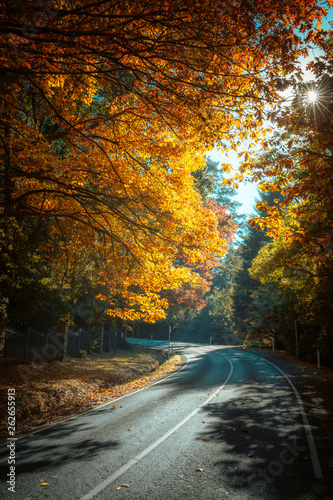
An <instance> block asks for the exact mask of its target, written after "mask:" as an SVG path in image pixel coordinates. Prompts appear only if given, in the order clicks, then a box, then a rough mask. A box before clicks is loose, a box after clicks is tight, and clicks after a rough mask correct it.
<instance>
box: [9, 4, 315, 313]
mask: <svg viewBox="0 0 333 500" xmlns="http://www.w3.org/2000/svg"><path fill="white" fill-rule="evenodd" d="M1 12H2V21H1V23H0V48H1V56H0V69H1V77H0V97H1V103H0V135H1V142H0V146H1V193H0V200H1V210H0V218H1V222H0V224H1V226H0V236H1V238H2V239H1V244H2V249H1V250H2V252H1V255H2V260H1V287H2V290H1V296H2V297H3V304H2V305H3V309H5V308H6V304H7V302H8V300H9V298H10V296H11V293H12V292H11V290H12V289H13V287H14V288H15V287H18V286H21V285H20V283H21V282H22V281H24V279H25V276H26V274H27V271H29V273H30V272H37V271H36V269H37V268H38V266H37V264H36V263H37V262H40V259H42V260H43V258H44V257H45V259H46V260H47V259H49V261H50V262H52V265H50V266H49V267H50V274H52V277H46V276H42V279H43V280H44V283H45V280H48V279H49V280H51V281H50V282H52V280H54V279H56V282H57V285H56V286H58V287H59V288H61V289H62V287H64V286H65V285H66V286H68V287H71V284H72V283H73V281H75V277H77V276H78V275H79V273H78V269H79V268H82V267H84V266H83V263H87V266H88V267H89V269H88V271H87V272H86V273H85V274H86V276H87V278H88V279H89V280H90V281H93V280H95V282H97V281H98V280H100V286H101V290H100V298H101V299H102V300H106V301H107V303H108V306H107V308H108V312H109V313H110V314H111V315H114V316H119V317H122V318H127V319H138V318H143V319H144V320H146V321H155V320H156V319H158V318H161V317H163V316H164V315H165V309H166V308H167V306H168V301H167V298H166V297H165V296H163V293H162V292H163V290H178V289H179V288H180V287H182V286H183V287H184V286H185V288H186V287H188V286H190V287H191V286H193V287H194V288H195V287H199V288H200V287H204V286H205V284H206V283H205V280H206V276H205V269H207V268H208V267H212V266H214V265H215V264H216V259H217V256H221V255H223V254H224V252H225V249H226V243H227V241H228V239H230V230H229V229H230V228H231V226H230V218H228V216H227V215H226V211H225V210H223V209H222V208H221V207H218V206H217V205H216V204H215V203H214V202H213V201H206V204H204V203H203V198H202V196H201V195H200V192H198V189H196V185H195V180H194V177H193V173H194V172H195V171H196V170H198V169H200V168H202V167H203V166H204V163H205V159H204V152H205V150H207V148H208V147H212V146H213V145H215V144H218V145H219V146H220V147H222V146H223V147H224V146H225V143H228V146H229V147H236V146H237V145H238V144H239V142H240V141H241V140H242V139H244V138H247V139H249V140H256V138H257V137H258V134H259V131H258V130H259V128H260V125H261V124H262V121H263V118H264V116H263V113H264V106H265V104H266V103H273V101H275V100H279V99H280V97H279V94H278V90H279V89H281V88H283V87H284V85H285V82H284V80H283V79H284V78H285V77H286V76H287V75H288V74H289V73H291V72H293V70H294V61H295V59H296V57H297V56H299V55H302V54H305V53H306V49H305V46H306V43H307V42H308V41H309V40H311V39H314V38H315V37H317V35H316V33H315V32H314V31H313V30H312V23H313V21H314V20H315V19H320V18H321V16H322V15H323V12H324V11H323V8H322V7H320V6H319V5H318V4H317V2H316V1H314V0H307V1H301V2H294V1H293V0H283V1H281V0H279V1H278V0H272V1H271V2H269V4H268V3H267V2H266V1H261V0H256V1H248V2H246V4H243V3H242V4H241V5H240V4H238V2H224V1H222V0H221V1H220V0H205V1H204V2H194V1H191V0H169V1H167V2H165V1H163V2H162V1H157V2H156V1H151V0H146V1H143V2H142V1H140V2H139V1H132V0H130V1H129V0H122V1H121V2H120V1H119V0H101V1H100V2H90V1H89V0H76V1H74V2H71V1H67V0H60V1H59V2H57V3H54V4H53V3H47V4H45V5H44V6H40V5H39V4H38V3H36V2H35V1H34V0H27V1H26V2H24V3H23V2H21V1H16V0H13V1H11V2H5V1H3V2H1ZM295 28H297V29H298V30H299V34H296V33H295ZM21 241H22V242H23V244H22V245H20V242H21ZM18 242H19V245H18ZM22 255H25V258H24V259H22ZM41 256H43V258H42V257H41ZM38 272H39V271H38ZM200 273H201V274H200ZM73 277H74V278H73ZM52 286H53V285H52ZM4 315H5V311H4V313H3V316H4Z"/></svg>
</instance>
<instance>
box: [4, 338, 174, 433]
mask: <svg viewBox="0 0 333 500" xmlns="http://www.w3.org/2000/svg"><path fill="white" fill-rule="evenodd" d="M182 363H183V359H182V357H181V356H180V355H175V356H172V357H171V358H170V360H167V354H166V353H164V352H160V351H157V350H154V349H149V348H137V347H135V348H134V349H133V350H131V351H117V352H116V353H114V354H111V355H104V356H89V357H87V358H83V359H78V358H68V360H67V361H66V362H64V363H61V362H59V361H53V362H51V363H34V364H27V365H8V366H3V367H2V368H0V380H1V384H0V415H2V417H1V421H0V440H4V439H6V438H7V437H8V432H7V430H8V428H7V426H8V422H7V395H8V389H9V388H14V389H15V399H16V401H15V402H16V435H19V434H21V433H23V432H30V431H33V430H34V429H36V428H38V427H41V426H43V425H47V424H51V423H54V422H58V421H59V420H63V419H66V418H68V417H71V416H73V415H76V414H78V413H81V412H82V411H85V410H88V409H89V408H93V407H94V406H96V405H98V404H101V403H106V402H108V401H112V400H113V399H116V398H117V397H119V396H123V395H126V394H128V393H130V392H132V391H135V390H138V389H140V388H142V387H145V386H147V385H149V384H151V383H153V382H155V381H157V380H159V379H161V378H163V377H164V376H166V375H167V374H169V373H172V372H173V371H175V370H177V369H178V368H179V367H180V366H181V364H182Z"/></svg>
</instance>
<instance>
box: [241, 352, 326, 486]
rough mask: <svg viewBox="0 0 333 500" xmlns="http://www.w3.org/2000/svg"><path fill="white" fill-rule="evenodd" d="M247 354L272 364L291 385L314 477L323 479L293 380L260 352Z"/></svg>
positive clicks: (305, 416)
mask: <svg viewBox="0 0 333 500" xmlns="http://www.w3.org/2000/svg"><path fill="white" fill-rule="evenodd" d="M249 354H251V355H252V356H256V357H257V358H261V359H263V360H264V361H265V362H266V363H269V364H270V365H272V366H274V368H276V369H277V370H278V371H279V372H280V373H282V375H283V376H284V377H285V378H286V379H287V381H288V383H289V384H290V386H291V388H292V390H293V391H294V394H295V396H296V400H297V403H298V406H299V409H300V413H301V415H302V420H303V424H304V429H305V434H306V439H307V441H308V447H309V451H310V455H311V461H312V467H313V472H314V476H315V479H323V477H324V476H323V472H322V470H321V465H320V462H319V458H318V453H317V448H316V444H315V441H314V437H313V434H312V430H311V426H310V424H309V420H308V417H307V415H306V411H305V408H304V404H303V401H302V398H301V396H300V395H299V392H298V390H297V389H296V387H295V386H294V384H293V382H292V381H291V380H290V378H289V376H288V375H287V374H286V373H284V371H282V370H281V369H280V368H279V367H278V366H276V365H275V364H274V363H272V362H271V361H268V360H267V359H266V358H264V357H263V356H260V354H254V353H252V352H251V353H249Z"/></svg>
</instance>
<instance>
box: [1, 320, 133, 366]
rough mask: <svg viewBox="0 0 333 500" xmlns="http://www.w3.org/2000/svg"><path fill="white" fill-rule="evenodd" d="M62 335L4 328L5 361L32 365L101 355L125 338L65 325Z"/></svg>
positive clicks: (115, 333) (110, 331)
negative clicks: (67, 357) (68, 357)
mask: <svg viewBox="0 0 333 500" xmlns="http://www.w3.org/2000/svg"><path fill="white" fill-rule="evenodd" d="M60 330H62V331H52V330H48V331H47V332H39V331H37V330H34V329H32V328H29V329H28V330H27V331H26V332H20V331H18V330H16V329H14V328H7V330H6V337H5V346H4V358H5V359H6V360H7V361H9V362H10V361H13V362H22V363H35V362H38V361H44V362H45V361H52V360H56V359H57V360H61V361H63V360H64V359H65V358H66V355H68V356H84V355H85V354H91V353H93V352H95V353H102V352H109V351H112V350H116V349H118V348H122V347H123V346H124V342H125V334H124V333H123V332H119V331H115V330H113V329H112V328H111V327H105V326H104V325H103V326H101V328H100V330H94V331H91V332H87V331H85V330H83V329H82V328H80V329H78V330H71V329H69V328H68V327H67V326H66V325H63V327H62V328H60Z"/></svg>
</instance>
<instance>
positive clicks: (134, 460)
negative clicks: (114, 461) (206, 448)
mask: <svg viewBox="0 0 333 500" xmlns="http://www.w3.org/2000/svg"><path fill="white" fill-rule="evenodd" d="M218 354H219V356H222V357H223V358H225V359H226V360H227V361H228V362H229V363H230V372H229V375H228V377H227V378H226V380H225V382H224V383H223V384H222V385H221V386H220V387H219V388H218V389H217V390H216V391H215V392H214V394H212V395H211V396H210V397H209V398H208V399H206V401H204V402H203V403H201V405H200V406H198V407H197V408H196V409H195V410H193V411H192V412H191V413H190V414H189V415H187V416H186V417H185V418H184V419H183V420H181V422H179V423H178V424H177V425H175V426H174V427H172V429H170V430H169V431H168V432H167V433H166V434H164V435H163V436H162V437H160V438H159V439H157V441H155V442H154V443H152V444H151V445H150V446H148V447H147V448H146V449H145V450H143V451H142V452H141V453H139V455H137V456H136V457H134V458H132V459H131V460H130V461H129V462H127V464H125V465H123V466H122V467H121V468H120V469H118V470H117V471H116V472H114V473H113V474H112V475H111V476H109V477H108V478H107V479H105V480H104V481H103V482H102V483H100V484H99V485H97V486H96V487H95V488H93V489H92V490H90V491H89V493H87V494H86V495H83V497H81V498H80V500H90V499H91V498H93V497H94V496H95V495H97V494H98V493H100V492H101V491H102V490H104V489H105V488H106V487H107V486H108V485H109V484H111V483H112V482H113V481H115V480H116V479H117V478H118V477H119V476H121V475H122V474H123V473H124V472H126V471H127V470H128V469H130V468H131V467H132V466H133V465H135V464H137V463H138V462H139V461H140V460H141V459H142V458H144V457H145V456H146V455H148V453H150V452H151V451H152V450H154V449H155V448H156V447H157V446H159V445H160V444H161V443H163V441H165V440H166V439H168V437H170V436H171V435H172V434H174V433H175V432H176V431H177V430H178V429H179V428H180V427H182V426H183V425H184V424H186V422H188V420H190V419H191V418H192V417H194V415H196V414H197V413H198V412H199V411H200V409H201V408H202V407H203V406H205V405H207V404H208V403H209V402H210V401H211V400H212V399H213V398H214V397H215V396H216V395H217V394H218V393H219V392H220V391H221V390H222V389H223V388H224V387H225V386H226V385H227V383H228V382H229V380H230V378H231V377H232V374H233V371H234V367H233V364H232V362H231V361H230V359H229V358H227V357H226V356H224V355H223V354H220V353H218ZM163 380H165V379H163Z"/></svg>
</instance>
